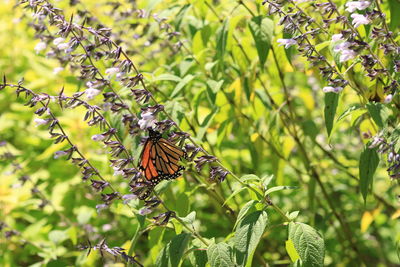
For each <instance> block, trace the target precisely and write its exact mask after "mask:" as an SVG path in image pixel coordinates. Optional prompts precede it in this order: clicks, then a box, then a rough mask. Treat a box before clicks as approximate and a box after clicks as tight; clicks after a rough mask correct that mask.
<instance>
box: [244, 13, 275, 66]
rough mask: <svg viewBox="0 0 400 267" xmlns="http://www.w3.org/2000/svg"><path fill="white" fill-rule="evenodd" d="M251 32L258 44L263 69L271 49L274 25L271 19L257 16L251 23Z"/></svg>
mask: <svg viewBox="0 0 400 267" xmlns="http://www.w3.org/2000/svg"><path fill="white" fill-rule="evenodd" d="M249 28H250V32H251V34H252V35H253V39H254V41H255V43H256V48H257V53H258V58H259V59H260V64H261V67H263V66H264V64H265V61H266V60H267V57H268V52H269V49H270V48H271V40H272V34H273V30H274V23H273V21H272V20H271V19H269V18H266V17H263V16H257V17H253V18H252V19H251V20H250V21H249Z"/></svg>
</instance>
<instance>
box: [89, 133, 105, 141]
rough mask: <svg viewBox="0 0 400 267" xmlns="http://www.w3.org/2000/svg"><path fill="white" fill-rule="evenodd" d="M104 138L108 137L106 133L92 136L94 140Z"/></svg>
mask: <svg viewBox="0 0 400 267" xmlns="http://www.w3.org/2000/svg"><path fill="white" fill-rule="evenodd" d="M104 138H106V137H105V135H102V134H95V135H93V136H92V140H93V141H96V142H97V141H103V140H104Z"/></svg>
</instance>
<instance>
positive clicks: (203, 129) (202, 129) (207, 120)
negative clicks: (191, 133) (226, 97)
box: [196, 107, 219, 140]
mask: <svg viewBox="0 0 400 267" xmlns="http://www.w3.org/2000/svg"><path fill="white" fill-rule="evenodd" d="M218 110H219V108H218V107H215V108H214V109H213V110H212V111H211V113H210V114H208V115H207V117H206V118H205V119H204V121H203V122H202V123H201V125H200V129H199V131H198V132H197V137H196V138H197V139H199V140H201V139H202V138H203V137H204V134H205V133H206V131H207V129H208V127H209V126H210V124H211V122H212V120H213V118H214V117H215V115H216V114H217V112H218Z"/></svg>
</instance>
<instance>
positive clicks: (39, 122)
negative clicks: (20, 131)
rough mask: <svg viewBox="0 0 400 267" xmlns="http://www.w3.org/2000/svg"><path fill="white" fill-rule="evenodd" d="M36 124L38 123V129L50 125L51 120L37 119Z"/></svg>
mask: <svg viewBox="0 0 400 267" xmlns="http://www.w3.org/2000/svg"><path fill="white" fill-rule="evenodd" d="M34 122H35V123H36V127H38V126H40V125H46V124H47V123H49V120H44V119H39V118H36V119H34Z"/></svg>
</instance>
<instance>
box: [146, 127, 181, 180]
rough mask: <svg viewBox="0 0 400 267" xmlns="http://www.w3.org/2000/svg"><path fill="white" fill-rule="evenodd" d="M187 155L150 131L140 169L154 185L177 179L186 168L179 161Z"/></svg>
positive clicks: (155, 132) (158, 134)
mask: <svg viewBox="0 0 400 267" xmlns="http://www.w3.org/2000/svg"><path fill="white" fill-rule="evenodd" d="M184 157H186V153H185V152H184V151H183V150H182V149H181V148H180V147H178V146H176V145H174V144H173V143H171V142H170V141H168V140H167V139H165V138H163V137H162V135H161V134H160V133H159V132H157V131H154V130H149V137H148V139H147V140H146V142H145V144H144V148H143V151H142V154H141V155H140V163H139V169H140V170H141V171H142V173H143V175H144V177H145V178H146V180H147V181H149V182H150V183H151V184H152V185H156V184H158V183H159V182H160V181H162V180H171V179H176V178H178V177H179V176H181V171H182V170H184V169H185V168H184V167H183V166H180V165H179V161H180V160H181V159H182V158H184Z"/></svg>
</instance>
